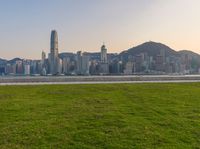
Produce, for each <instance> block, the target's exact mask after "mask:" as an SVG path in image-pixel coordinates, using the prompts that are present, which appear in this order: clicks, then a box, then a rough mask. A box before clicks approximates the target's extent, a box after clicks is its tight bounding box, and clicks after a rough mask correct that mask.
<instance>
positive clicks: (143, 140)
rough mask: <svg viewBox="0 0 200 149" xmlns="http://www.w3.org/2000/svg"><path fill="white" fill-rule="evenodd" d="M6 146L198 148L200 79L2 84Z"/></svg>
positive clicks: (0, 141)
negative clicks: (72, 83)
mask: <svg viewBox="0 0 200 149" xmlns="http://www.w3.org/2000/svg"><path fill="white" fill-rule="evenodd" d="M4 148H5V149H9V148H12V149H14V148H19V149H23V148H54V149H57V148H81V149H82V148H108V149H110V148H113V149H117V148H144V149H146V148H149V149H152V148H155V149H157V148H158V149H159V148H164V149H169V148H170V149H171V148H172V149H173V148H174V149H175V148H179V149H184V148H186V149H188V148H200V83H179V84H178V83H177V84H107V85H105V84H99V85H41V86H0V149H4Z"/></svg>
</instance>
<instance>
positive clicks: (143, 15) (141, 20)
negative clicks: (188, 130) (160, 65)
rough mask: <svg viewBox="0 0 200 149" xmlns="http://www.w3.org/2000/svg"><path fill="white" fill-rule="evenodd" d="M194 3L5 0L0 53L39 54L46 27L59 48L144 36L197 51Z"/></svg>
mask: <svg viewBox="0 0 200 149" xmlns="http://www.w3.org/2000/svg"><path fill="white" fill-rule="evenodd" d="M199 4H200V2H199V1H198V0H191V1H187V0H173V1H172V0H169V1H167V2H160V1H157V0H150V1H147V0H142V1H141V0H140V1H139V0H124V1H117V2H116V1H114V0H109V1H107V0H106V1H105V0H102V1H101V2H99V1H98V2H97V1H92V0H86V1H84V2H81V1H70V0H68V1H62V0H59V1H52V0H48V1H47V0H44V1H39V0H36V1H29V2H27V1H25V0H19V1H17V2H13V1H11V0H8V1H6V2H2V4H1V6H0V8H1V9H0V12H1V13H0V17H1V20H2V23H1V25H0V31H1V44H0V52H1V56H0V58H6V59H12V58H14V57H21V58H28V59H29V58H31V59H39V58H40V55H41V54H40V53H41V51H45V52H46V53H47V52H48V51H49V49H50V47H49V40H48V39H49V36H50V35H49V31H51V30H52V29H56V30H57V31H58V32H59V43H60V44H59V51H60V53H62V52H74V53H75V52H76V51H80V50H82V51H88V52H97V51H98V50H99V46H101V45H102V43H103V42H105V44H106V45H107V47H108V52H109V53H115V52H116V53H119V52H121V51H123V50H127V49H129V48H131V47H133V46H136V45H139V44H141V43H143V42H145V41H149V40H152V41H156V42H161V43H164V44H166V45H169V46H170V47H171V48H173V49H175V50H183V49H186V50H191V51H194V52H196V53H200V48H199V47H200V45H199V42H198V36H199V35H200V29H199V26H200V21H199V19H198V18H199V17H200V10H199V9H198V6H199ZM53 8H54V9H53ZM52 9H53V10H54V11H51V10H52ZM186 10H187V11H186Z"/></svg>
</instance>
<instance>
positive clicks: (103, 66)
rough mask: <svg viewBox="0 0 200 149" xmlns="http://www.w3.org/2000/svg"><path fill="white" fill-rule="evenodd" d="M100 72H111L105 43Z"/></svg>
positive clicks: (102, 49)
mask: <svg viewBox="0 0 200 149" xmlns="http://www.w3.org/2000/svg"><path fill="white" fill-rule="evenodd" d="M100 73H102V74H108V73H109V65H108V57H107V49H106V46H105V45H103V46H102V47H101V63H100Z"/></svg>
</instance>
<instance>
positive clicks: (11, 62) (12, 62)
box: [7, 57, 22, 64]
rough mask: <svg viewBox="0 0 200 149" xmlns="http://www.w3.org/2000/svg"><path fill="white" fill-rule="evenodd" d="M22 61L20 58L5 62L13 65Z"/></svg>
mask: <svg viewBox="0 0 200 149" xmlns="http://www.w3.org/2000/svg"><path fill="white" fill-rule="evenodd" d="M21 60H22V59H21V58H18V57H17V58H14V59H11V60H9V61H7V62H8V63H10V64H14V63H15V62H16V61H21Z"/></svg>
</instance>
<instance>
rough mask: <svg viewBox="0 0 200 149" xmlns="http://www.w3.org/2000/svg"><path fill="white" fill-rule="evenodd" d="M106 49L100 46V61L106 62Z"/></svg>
mask: <svg viewBox="0 0 200 149" xmlns="http://www.w3.org/2000/svg"><path fill="white" fill-rule="evenodd" d="M107 61H108V60H107V49H106V46H105V45H103V46H102V47H101V62H102V63H107Z"/></svg>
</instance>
